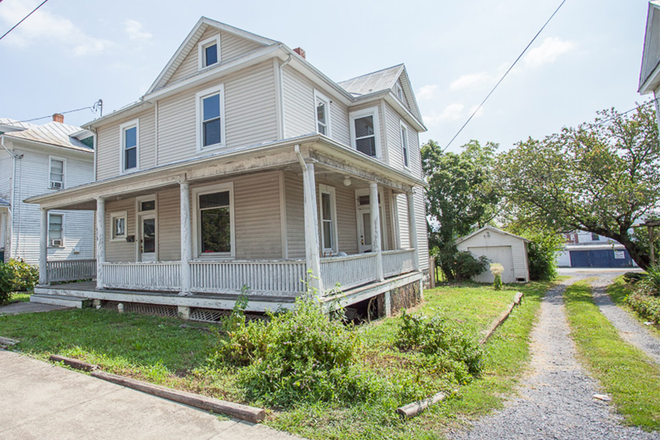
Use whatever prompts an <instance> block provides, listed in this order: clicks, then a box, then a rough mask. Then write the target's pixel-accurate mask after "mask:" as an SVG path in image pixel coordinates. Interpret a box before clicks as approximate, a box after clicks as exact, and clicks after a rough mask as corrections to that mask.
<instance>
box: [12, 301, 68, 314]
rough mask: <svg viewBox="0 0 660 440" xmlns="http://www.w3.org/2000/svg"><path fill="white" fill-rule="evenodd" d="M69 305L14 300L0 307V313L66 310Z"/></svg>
mask: <svg viewBox="0 0 660 440" xmlns="http://www.w3.org/2000/svg"><path fill="white" fill-rule="evenodd" d="M68 308H69V307H63V306H59V305H52V304H38V303H32V302H16V303H13V304H9V305H7V306H2V307H0V315H19V314H21V313H40V312H52V311H53V310H66V309H68Z"/></svg>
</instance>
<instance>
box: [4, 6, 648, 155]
mask: <svg viewBox="0 0 660 440" xmlns="http://www.w3.org/2000/svg"><path fill="white" fill-rule="evenodd" d="M41 1H42V0H0V35H1V34H3V33H5V32H6V31H7V30H9V29H10V28H11V26H13V25H14V24H15V23H17V22H18V21H19V20H20V19H21V18H23V17H24V16H25V15H27V13H29V12H30V11H31V10H32V9H33V8H34V7H36V6H37V5H38V4H39V3H40V2H41ZM560 3H561V0H548V1H536V0H502V1H496V0H489V1H485V0H472V1H470V2H465V1H456V0H455V1H448V0H443V1H437V0H436V1H418V0H408V1H406V2H400V1H397V2H394V1H390V0H379V1H361V0H334V1H333V2H327V1H326V2H310V1H287V0H280V1H277V2H274V1H272V0H269V1H261V0H260V1H249V2H246V3H242V2H236V1H224V0H214V1H209V0H186V1H185V2H182V1H177V2H175V1H171V0H130V1H129V0H113V1H104V2H101V1H98V0H85V1H82V0H68V1H65V0H49V1H48V2H47V3H46V4H45V5H44V6H42V7H41V8H40V9H39V10H38V11H37V12H35V13H34V14H33V15H32V16H31V17H30V18H28V19H27V20H26V21H25V22H23V23H22V24H21V25H20V26H19V27H17V28H16V29H15V30H14V31H12V32H11V33H10V34H9V35H7V36H6V37H5V38H4V39H2V40H0V91H1V92H0V117H8V118H12V119H17V120H28V119H32V118H37V117H41V116H47V115H52V114H53V113H56V112H66V111H69V110H74V109H79V108H83V107H90V106H92V105H93V104H94V103H95V102H96V101H97V100H99V99H103V103H104V110H103V112H104V114H108V113H110V112H111V111H113V110H116V109H118V108H121V107H123V106H125V105H127V104H129V103H131V102H134V101H136V100H138V99H139V98H140V96H141V95H142V94H144V93H145V92H146V90H147V89H148V88H149V86H150V85H151V83H152V82H153V81H154V80H155V79H156V77H157V76H158V74H159V73H160V72H161V70H162V69H163V68H164V67H165V65H166V64H167V62H168V61H169V60H170V58H171V57H172V55H173V54H174V52H175V51H176V50H177V49H178V47H179V45H180V44H181V43H182V42H183V40H184V38H185V37H186V36H187V35H188V33H189V32H190V30H191V29H192V28H193V26H194V25H195V24H196V22H197V21H198V20H199V18H200V17H201V16H206V17H209V18H212V19H214V20H218V21H221V22H224V23H227V24H229V25H232V26H235V27H238V28H241V29H245V30H247V31H250V32H253V33H256V34H259V35H262V36H264V37H268V38H271V39H274V40H277V41H281V42H283V43H284V44H286V45H287V46H289V47H290V48H295V47H302V48H303V49H305V51H306V53H307V60H308V61H310V62H311V63H312V64H313V65H315V66H316V67H317V68H319V69H320V70H321V71H322V72H324V73H325V74H326V75H327V76H329V77H330V78H331V79H333V80H335V81H337V82H339V81H341V80H345V79H349V78H353V77H355V76H359V75H362V74H365V73H368V72H372V71H376V70H379V69H382V68H386V67H390V66H393V65H396V64H399V63H405V65H406V68H407V70H408V75H409V77H410V80H411V82H412V85H413V88H414V90H415V93H416V96H417V101H418V104H419V106H420V109H421V111H422V115H423V119H424V123H425V125H426V127H427V128H428V131H427V132H425V133H421V134H420V139H421V141H422V142H426V141H428V140H429V139H432V140H434V141H436V142H438V143H439V144H440V145H441V146H443V147H444V146H446V145H447V144H448V143H449V141H450V140H451V139H452V138H453V137H454V135H456V133H457V132H458V130H459V129H460V127H461V126H462V125H463V124H464V123H465V121H466V120H467V118H468V117H469V115H470V113H472V112H473V111H474V109H476V107H477V106H478V105H479V103H480V102H481V101H482V100H483V99H484V98H485V96H486V95H487V94H488V92H489V91H490V89H491V88H492V87H493V85H494V84H495V83H496V82H497V81H498V80H499V79H500V77H501V76H502V74H503V73H504V72H505V71H506V70H507V69H508V68H509V66H510V65H511V63H513V61H514V60H515V59H516V58H517V57H518V55H519V54H520V52H521V51H522V50H523V48H524V47H525V46H526V45H527V44H528V43H529V42H530V40H531V39H532V37H533V36H534V35H535V34H536V32H538V30H539V29H540V28H541V26H542V25H543V23H545V21H546V20H547V19H548V18H549V17H550V15H551V14H552V13H553V12H554V10H555V9H556V8H557V7H558V6H559V4H560ZM647 9H648V2H647V0H625V1H621V0H601V1H599V2H595V1H593V0H567V1H566V3H565V4H564V6H563V7H562V8H561V10H560V11H559V12H558V13H557V15H556V16H555V17H554V19H553V20H552V21H551V22H550V24H549V25H548V26H547V27H546V28H545V30H544V31H543V32H542V33H541V35H540V36H539V37H538V39H537V40H536V41H535V43H534V44H533V45H532V46H531V47H530V49H529V50H528V52H527V53H526V55H525V56H524V57H523V58H522V59H521V60H520V61H519V63H518V64H517V65H516V67H515V68H514V70H513V71H512V72H511V73H510V74H509V75H508V77H507V78H506V79H505V80H504V81H503V82H502V84H501V85H500V86H499V88H498V89H497V90H496V91H495V93H494V94H493V95H492V96H491V97H490V99H489V100H488V101H487V102H486V104H485V105H484V106H483V108H482V109H481V110H480V111H479V112H478V113H477V115H476V116H475V118H474V119H473V120H472V121H471V122H470V123H469V124H468V125H467V127H466V128H465V129H464V130H463V132H462V133H461V134H460V135H459V136H458V137H457V138H456V140H454V142H453V143H452V144H451V146H450V147H449V150H450V151H458V150H460V146H461V145H463V144H465V143H467V142H468V141H470V140H471V139H476V140H478V141H480V142H482V143H485V142H488V141H490V142H496V143H499V144H500V149H501V150H507V149H509V148H512V147H513V146H514V145H515V143H516V142H519V141H522V140H526V139H527V138H529V137H532V138H542V137H544V136H547V135H550V134H552V133H555V132H558V131H559V130H561V128H562V127H565V126H576V125H578V124H579V123H581V122H585V121H591V120H593V119H594V118H595V117H596V111H597V110H603V109H606V108H611V107H615V108H616V109H617V110H620V111H626V110H629V109H632V108H634V107H635V106H636V105H637V104H636V103H642V102H644V101H647V100H649V99H651V96H649V95H647V96H640V95H639V94H638V93H637V88H638V82H639V70H640V66H641V57H642V49H643V40H644V31H645V23H646V14H647ZM97 116H98V113H92V112H91V111H90V110H88V109H85V110H83V111H79V112H74V113H68V114H66V115H65V123H69V124H72V125H81V124H84V123H86V122H89V121H91V120H93V119H94V118H95V117H97ZM49 119H50V118H48V119H44V120H40V121H36V123H45V122H48V120H49Z"/></svg>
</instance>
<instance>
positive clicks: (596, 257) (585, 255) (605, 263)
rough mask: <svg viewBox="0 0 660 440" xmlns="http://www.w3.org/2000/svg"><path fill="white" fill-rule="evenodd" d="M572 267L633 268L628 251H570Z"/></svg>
mask: <svg viewBox="0 0 660 440" xmlns="http://www.w3.org/2000/svg"><path fill="white" fill-rule="evenodd" d="M570 254H571V267H605V268H607V267H632V266H633V264H632V258H630V254H629V253H628V251H627V250H622V251H620V250H616V251H615V250H612V249H607V250H591V251H570Z"/></svg>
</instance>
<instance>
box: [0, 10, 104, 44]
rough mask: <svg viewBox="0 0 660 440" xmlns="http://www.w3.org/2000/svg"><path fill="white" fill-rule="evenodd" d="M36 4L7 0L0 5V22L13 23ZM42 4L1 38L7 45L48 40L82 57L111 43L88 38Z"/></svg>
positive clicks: (77, 28)
mask: <svg viewBox="0 0 660 440" xmlns="http://www.w3.org/2000/svg"><path fill="white" fill-rule="evenodd" d="M36 6H37V2H34V1H30V2H17V1H14V2H7V3H6V4H3V5H2V8H0V21H2V22H5V23H6V24H8V25H10V26H13V25H14V24H16V23H18V22H19V21H20V20H21V19H23V17H25V16H26V15H27V14H29V13H30V11H32V10H33V9H34V8H35V7H36ZM47 6H48V5H44V7H42V8H41V9H39V10H38V11H37V12H35V13H34V14H32V15H31V16H30V17H29V18H28V19H27V20H25V21H24V22H23V23H21V25H20V26H18V27H17V28H16V29H14V30H13V31H12V32H11V34H9V35H7V37H5V40H4V41H6V42H7V44H13V45H15V46H18V47H27V46H29V45H30V44H32V43H36V42H43V41H50V42H55V43H57V44H58V45H60V46H62V47H66V48H70V49H71V50H72V52H73V54H74V55H76V56H83V55H88V54H94V53H100V52H103V51H104V50H106V49H107V48H108V47H109V46H111V45H112V42H110V41H107V40H102V39H98V38H94V37H91V36H89V35H87V34H85V32H84V31H83V30H82V29H80V28H79V27H77V26H76V25H74V24H73V22H71V21H70V20H68V19H66V18H64V17H62V16H59V15H56V14H52V13H51V12H49V11H48V10H47V9H45V8H46V7H47Z"/></svg>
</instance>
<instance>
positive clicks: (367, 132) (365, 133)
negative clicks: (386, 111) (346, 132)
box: [350, 107, 381, 157]
mask: <svg viewBox="0 0 660 440" xmlns="http://www.w3.org/2000/svg"><path fill="white" fill-rule="evenodd" d="M350 120H351V139H352V143H353V148H355V149H356V150H358V151H360V152H362V153H364V154H366V155H367V156H371V157H380V155H381V154H380V125H379V122H378V108H377V107H372V108H368V109H365V110H360V111H357V112H354V113H351V114H350Z"/></svg>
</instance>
